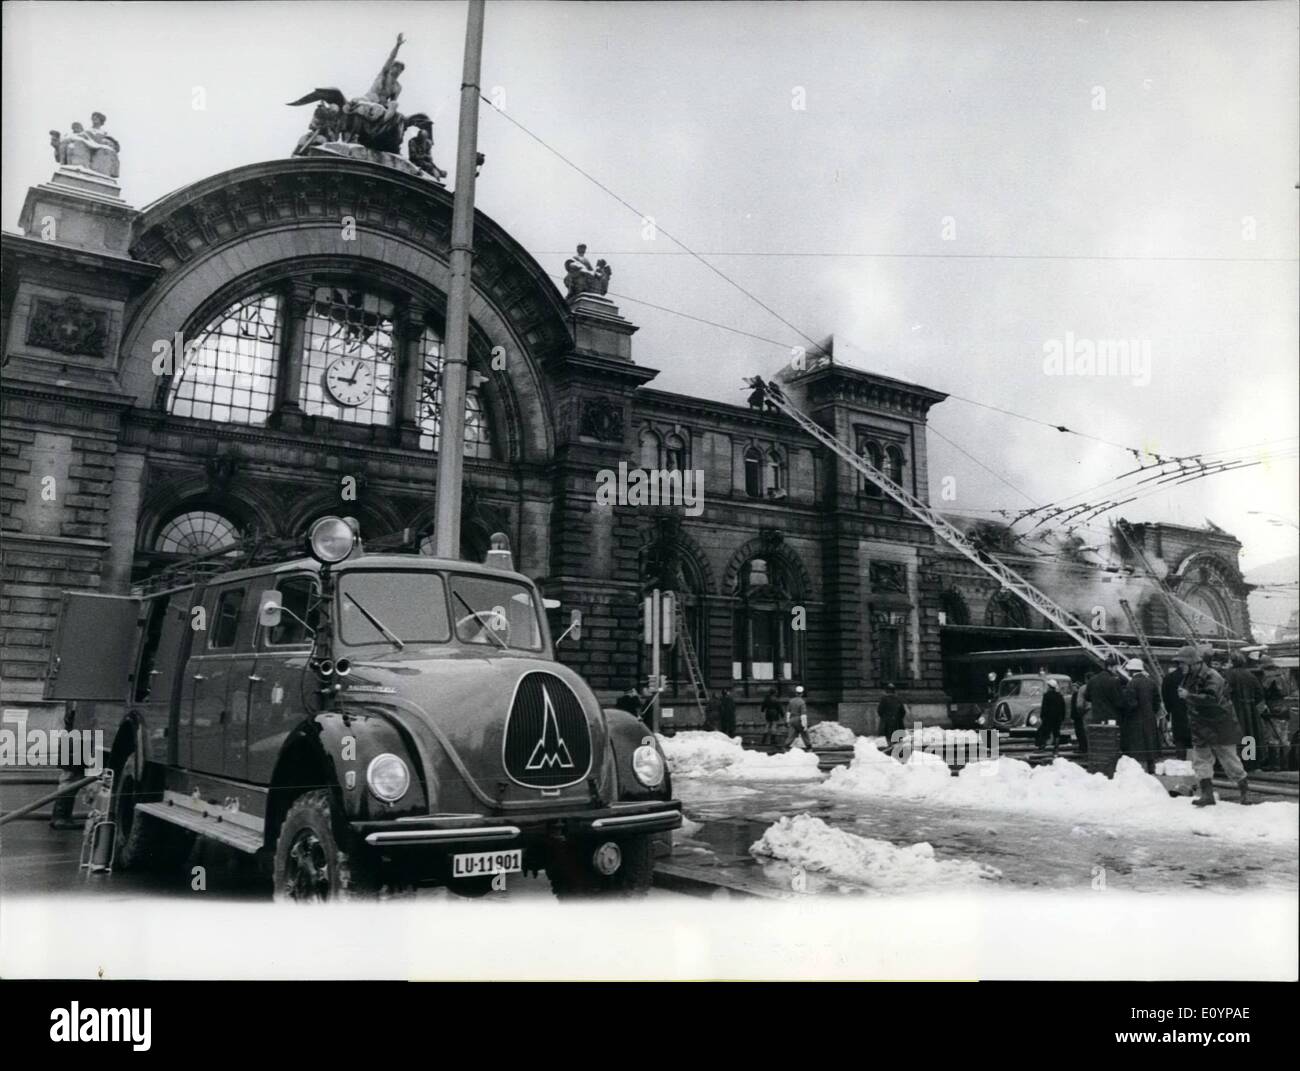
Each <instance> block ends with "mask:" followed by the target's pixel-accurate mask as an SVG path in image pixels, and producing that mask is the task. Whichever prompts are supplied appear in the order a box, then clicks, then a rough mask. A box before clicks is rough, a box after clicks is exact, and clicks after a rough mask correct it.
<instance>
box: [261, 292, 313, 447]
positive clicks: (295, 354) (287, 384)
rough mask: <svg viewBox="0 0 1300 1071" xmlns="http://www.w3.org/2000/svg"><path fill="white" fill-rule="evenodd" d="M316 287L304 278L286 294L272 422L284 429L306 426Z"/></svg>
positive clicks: (291, 429) (295, 429)
mask: <svg viewBox="0 0 1300 1071" xmlns="http://www.w3.org/2000/svg"><path fill="white" fill-rule="evenodd" d="M315 289H316V288H315V287H313V286H312V285H311V284H310V283H309V282H307V281H306V280H303V279H295V280H294V281H293V282H291V283H290V284H289V287H288V290H287V291H286V292H285V295H284V315H283V317H282V319H281V325H282V327H281V332H280V353H279V355H278V357H279V364H280V387H279V393H278V399H277V404H276V410H275V413H274V414H273V415H272V420H271V424H272V426H273V427H276V428H279V429H280V430H282V431H301V430H302V426H303V411H302V404H301V402H299V400H298V399H299V398H300V397H301V395H302V362H303V357H304V352H303V347H304V345H305V343H306V340H307V316H308V314H309V313H310V312H311V305H312V299H313V297H314V295H315Z"/></svg>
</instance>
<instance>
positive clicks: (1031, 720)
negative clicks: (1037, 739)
mask: <svg viewBox="0 0 1300 1071" xmlns="http://www.w3.org/2000/svg"><path fill="white" fill-rule="evenodd" d="M1037 724H1038V715H1037V714H1030V715H1029V727H1030V728H1031V729H1032V728H1034V727H1035V726H1036V725H1037Z"/></svg>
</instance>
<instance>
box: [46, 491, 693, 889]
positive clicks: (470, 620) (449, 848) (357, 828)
mask: <svg viewBox="0 0 1300 1071" xmlns="http://www.w3.org/2000/svg"><path fill="white" fill-rule="evenodd" d="M308 543H309V548H310V551H311V557H310V558H298V559H296V560H291V561H285V562H280V563H278V564H273V565H266V566H261V567H257V568H245V569H235V570H233V571H227V572H223V573H219V574H217V575H214V576H211V577H208V578H205V579H203V580H201V581H199V582H197V583H190V584H189V585H180V586H176V587H173V588H172V589H170V590H166V591H162V592H159V593H156V594H152V595H150V596H147V597H141V598H125V597H114V598H107V600H106V597H104V596H90V595H82V596H79V597H74V596H71V595H68V596H65V613H64V616H63V619H62V620H61V624H60V627H59V632H58V635H57V636H56V641H55V656H54V660H53V663H52V666H53V668H52V672H51V686H50V687H49V688H47V694H49V695H51V696H52V697H57V698H81V699H90V698H94V699H98V700H104V699H106V698H107V699H109V700H113V699H114V698H116V700H117V701H116V702H112V701H110V702H107V703H105V702H102V701H101V702H99V703H97V704H96V709H95V711H94V713H95V715H97V721H98V723H99V724H100V725H101V726H105V727H106V723H105V719H106V717H110V718H113V719H114V721H115V722H116V723H117V725H118V727H117V730H116V732H115V734H114V735H113V736H112V739H113V744H112V748H111V752H110V759H109V762H110V765H111V767H112V769H113V770H114V772H115V778H114V795H113V801H112V809H113V815H114V817H115V819H116V822H117V844H116V860H115V865H117V866H119V867H134V866H139V865H142V864H145V863H149V862H166V861H168V860H169V859H170V860H173V861H174V860H176V859H177V857H180V858H183V857H184V856H185V855H186V854H188V851H189V848H190V846H191V845H192V843H193V839H194V837H195V836H196V835H197V836H203V837H209V838H211V839H214V840H217V841H221V842H223V843H225V844H227V845H229V846H231V847H233V848H236V849H238V850H240V851H243V852H246V853H249V854H250V855H256V856H260V857H262V858H263V859H264V860H266V861H267V862H268V864H269V865H270V867H271V869H273V872H274V882H275V893H276V896H277V897H278V898H281V899H290V900H316V899H331V898H339V897H345V896H348V895H351V894H355V893H359V892H371V891H377V890H380V889H381V888H384V887H390V888H399V887H400V888H406V887H410V886H414V885H421V884H440V885H445V886H447V887H448V888H450V889H452V890H454V891H455V892H458V893H461V894H464V895H479V894H482V893H484V892H486V891H488V889H489V888H490V887H492V884H493V882H494V881H496V882H497V883H498V884H499V883H500V882H501V880H502V878H501V877H500V876H501V875H508V874H511V873H517V872H520V871H527V872H540V871H545V872H546V874H547V876H548V878H549V879H550V882H551V885H552V888H553V889H554V891H555V892H556V894H557V895H560V896H567V895H582V894H592V893H600V892H609V893H640V892H644V891H645V890H646V889H647V888H648V887H649V884H650V881H651V876H652V870H653V850H652V849H653V845H652V839H653V837H654V835H655V834H656V833H661V832H664V831H667V830H671V829H675V828H677V827H678V826H680V825H681V809H680V804H679V803H677V802H676V801H675V800H674V799H673V798H672V786H671V782H670V778H669V773H668V770H667V764H666V763H665V761H664V757H663V754H662V752H661V751H660V748H659V745H658V743H657V742H656V740H655V738H654V737H653V735H651V734H647V732H646V730H645V728H644V726H643V725H642V724H641V723H640V722H639V721H638V720H637V719H636V718H635V717H633V716H631V715H630V714H627V713H624V712H623V711H618V710H602V709H601V706H600V704H599V703H598V701H597V699H596V696H595V695H594V694H593V693H592V691H591V689H590V688H589V687H588V686H587V685H586V683H585V682H584V681H583V680H582V678H581V677H580V676H579V675H578V674H577V673H575V672H573V671H572V670H571V669H568V668H567V667H565V666H563V665H561V664H560V663H559V662H557V661H556V660H555V657H554V654H553V644H552V641H551V637H550V634H549V630H548V626H547V621H546V615H545V614H544V612H543V606H544V604H543V599H542V597H541V595H540V593H539V592H538V590H537V588H536V585H535V584H534V583H533V582H532V581H530V580H529V579H528V578H526V577H524V576H522V575H520V574H519V573H516V572H514V571H513V569H512V566H511V564H510V554H509V550H508V544H507V543H506V542H505V537H504V536H495V537H493V549H492V550H490V551H489V552H488V555H487V561H486V562H485V563H484V564H482V565H478V564H473V563H468V562H462V561H450V560H442V559H437V558H431V557H424V556H420V555H413V554H367V553H365V552H364V551H363V549H362V548H361V545H360V540H359V538H358V535H357V532H356V530H355V526H354V524H353V523H352V522H349V521H345V520H344V519H341V518H338V517H328V518H324V519H322V520H320V521H318V522H317V523H316V524H315V525H313V527H312V529H311V532H310V534H309V537H308ZM112 614H116V615H117V621H118V623H119V625H120V626H121V627H123V628H129V629H133V630H135V632H136V634H137V636H138V642H137V643H136V644H134V645H133V646H132V647H131V650H132V652H133V653H132V656H131V657H130V658H129V659H120V661H122V662H126V665H124V666H117V665H113V664H109V665H105V666H101V667H100V669H101V671H102V672H99V673H98V676H99V677H101V678H102V679H103V680H106V681H108V683H103V680H101V681H100V682H99V683H95V682H91V681H89V680H87V679H86V678H87V677H88V676H89V677H94V676H96V673H95V672H89V673H88V672H87V669H86V659H87V658H88V657H90V656H89V654H88V652H87V651H86V645H85V641H84V639H82V640H78V638H77V637H78V636H81V637H85V636H88V635H96V634H98V635H104V634H106V633H105V629H112V628H113V624H112V622H111V621H109V620H108V619H107V616H111V615H112ZM133 615H134V616H133ZM580 631H581V618H580V615H578V614H577V613H576V611H575V613H574V615H573V620H572V622H571V624H570V627H569V629H566V634H573V635H575V636H577V635H580ZM564 638H565V637H564V636H561V639H564ZM74 648H79V649H77V650H76V651H75V653H73V649H74ZM65 652H66V655H65ZM60 667H67V668H66V669H63V670H61V668H60ZM61 681H62V682H63V686H62V687H61V686H60V682H61ZM78 720H79V722H80V723H82V724H85V721H84V720H83V712H81V711H79V712H78Z"/></svg>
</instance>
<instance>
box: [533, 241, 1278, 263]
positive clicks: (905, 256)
mask: <svg viewBox="0 0 1300 1071" xmlns="http://www.w3.org/2000/svg"><path fill="white" fill-rule="evenodd" d="M675 240H676V239H674V241H675ZM539 254H540V255H542V256H561V257H562V256H568V252H567V250H563V249H543V250H539ZM606 255H607V256H611V257H685V256H706V257H813V258H827V259H836V258H838V259H862V260H874V259H879V260H1065V261H1078V260H1100V261H1110V260H1116V261H1138V262H1142V261H1150V262H1152V263H1193V264H1198V263H1210V264H1239V263H1246V264H1254V263H1258V264H1294V263H1295V262H1296V261H1297V260H1298V259H1300V258H1297V257H1142V256H1126V255H1123V254H1112V255H1105V254H1099V255H1090V254H1086V253H1084V254H1079V253H886V252H871V251H862V252H856V251H853V250H846V251H843V252H840V251H836V250H829V251H824V252H818V251H816V250H808V251H800V250H773V251H766V250H739V249H736V250H716V249H713V250H708V251H706V252H703V253H699V254H696V253H692V252H678V251H677V250H674V249H619V250H614V251H612V252H610V253H608V254H606Z"/></svg>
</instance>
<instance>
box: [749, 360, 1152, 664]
mask: <svg viewBox="0 0 1300 1071" xmlns="http://www.w3.org/2000/svg"><path fill="white" fill-rule="evenodd" d="M763 390H764V392H765V394H766V396H767V398H768V399H769V400H770V401H771V403H772V404H773V405H774V406H776V408H777V409H778V410H780V411H781V412H782V413H784V414H785V415H786V416H788V417H789V418H790V419H791V420H793V421H794V422H795V423H796V424H798V425H799V427H800V428H802V429H803V430H804V431H805V432H807V433H808V434H809V435H810V436H812V437H813V438H814V439H816V440H817V441H818V442H819V443H821V444H822V445H823V446H825V447H826V448H827V449H828V450H831V451H832V452H833V453H835V454H836V456H838V457H840V458H843V459H844V461H845V462H846V463H848V464H849V465H850V466H851V467H852V468H853V469H854V471H855V472H858V473H861V474H862V475H863V476H865V477H866V478H867V479H868V480H870V481H871V482H872V483H873V484H875V485H876V486H877V487H879V488H880V489H881V491H883V492H884V493H885V494H886V495H888V496H889V497H890V498H891V499H893V500H894V501H895V502H897V503H898V504H899V505H900V506H902V507H903V509H905V510H907V512H908V513H910V514H911V515H912V516H913V517H915V518H917V520H919V521H921V522H922V523H923V524H925V525H926V526H927V527H928V528H929V529H930V530H931V531H932V532H934V534H935V535H936V536H938V537H939V538H940V539H942V540H943V541H944V542H945V543H947V544H948V545H949V546H951V547H952V548H953V549H955V550H957V551H959V552H960V553H961V554H962V555H963V556H965V557H966V558H968V559H969V560H970V561H972V562H974V563H975V564H976V565H977V566H979V567H980V568H981V569H982V570H984V572H986V573H988V574H989V576H991V577H993V579H994V580H996V581H997V582H998V583H999V584H1001V585H1002V587H1003V588H1004V589H1006V590H1007V591H1009V592H1011V594H1013V595H1015V596H1016V597H1017V598H1018V599H1020V600H1021V601H1022V602H1025V603H1028V605H1029V606H1030V607H1031V608H1032V609H1034V610H1037V611H1038V612H1039V613H1040V614H1042V615H1043V616H1044V617H1045V618H1047V620H1049V621H1050V622H1052V624H1054V625H1055V626H1056V627H1057V628H1059V629H1060V630H1061V631H1062V632H1064V633H1065V634H1066V635H1067V636H1069V637H1070V638H1071V639H1072V640H1074V642H1075V643H1077V644H1078V645H1079V646H1080V647H1082V648H1083V649H1084V650H1085V651H1086V652H1087V653H1088V654H1089V655H1091V656H1092V657H1093V658H1095V659H1096V660H1097V661H1098V662H1100V663H1103V664H1104V663H1105V661H1106V657H1107V656H1108V655H1113V656H1114V657H1116V658H1118V659H1120V662H1121V667H1122V665H1123V659H1124V652H1123V651H1121V650H1120V649H1119V648H1118V647H1116V646H1115V645H1114V644H1112V643H1111V642H1110V641H1109V640H1107V639H1106V637H1105V636H1103V635H1102V634H1101V633H1100V632H1097V631H1096V630H1095V629H1093V628H1091V627H1089V626H1088V625H1087V624H1086V623H1085V622H1084V621H1081V620H1080V619H1079V618H1078V617H1076V616H1075V615H1074V614H1072V613H1071V612H1070V611H1069V610H1067V609H1065V608H1064V607H1063V606H1058V605H1057V604H1056V603H1055V602H1053V601H1052V600H1051V599H1049V598H1048V597H1047V596H1046V595H1044V594H1043V593H1042V592H1041V591H1039V590H1038V589H1037V588H1036V587H1034V585H1033V584H1031V583H1030V582H1029V581H1028V580H1026V579H1025V578H1024V577H1022V576H1021V575H1020V574H1019V573H1017V572H1015V570H1013V569H1011V568H1010V567H1009V566H1007V565H1004V564H1003V563H1002V562H1000V561H998V560H997V559H996V558H994V557H992V556H991V555H989V554H987V553H985V552H984V551H981V550H979V549H978V548H977V547H976V546H975V545H974V544H973V543H971V541H970V540H969V539H967V538H966V536H965V535H963V534H962V532H961V531H960V530H959V529H957V528H956V527H954V526H953V525H952V524H951V523H949V522H948V521H947V520H945V519H944V518H943V517H942V516H941V515H940V514H939V513H937V512H935V511H934V510H932V509H931V508H930V507H929V506H927V505H926V504H925V503H924V502H922V501H921V500H920V499H919V498H916V497H915V496H914V495H912V494H911V493H909V492H908V491H906V490H904V489H903V488H902V487H900V486H899V485H898V484H896V483H895V482H894V481H893V480H891V479H890V478H889V477H888V476H886V475H885V474H884V473H883V472H881V471H880V470H879V469H878V468H876V467H875V466H874V465H872V464H871V463H870V462H869V461H867V460H866V459H865V458H862V457H859V456H858V455H857V454H856V453H855V452H854V451H853V450H851V449H850V448H849V447H848V446H846V445H845V444H844V443H842V442H840V441H839V440H838V439H837V438H835V436H834V435H832V434H831V433H830V432H829V431H827V430H826V429H825V428H823V427H822V426H821V425H820V424H818V423H817V421H815V420H813V418H812V417H810V416H808V415H807V414H806V413H804V412H803V411H801V410H800V409H798V408H796V407H795V405H794V404H793V403H792V402H791V401H790V400H789V399H788V398H786V396H785V392H784V391H782V390H781V388H780V387H778V386H777V385H776V384H774V383H766V382H765V383H764V384H763ZM1119 672H1120V673H1121V674H1122V675H1123V676H1127V674H1125V673H1124V671H1123V669H1122V668H1121V669H1120V670H1119Z"/></svg>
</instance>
